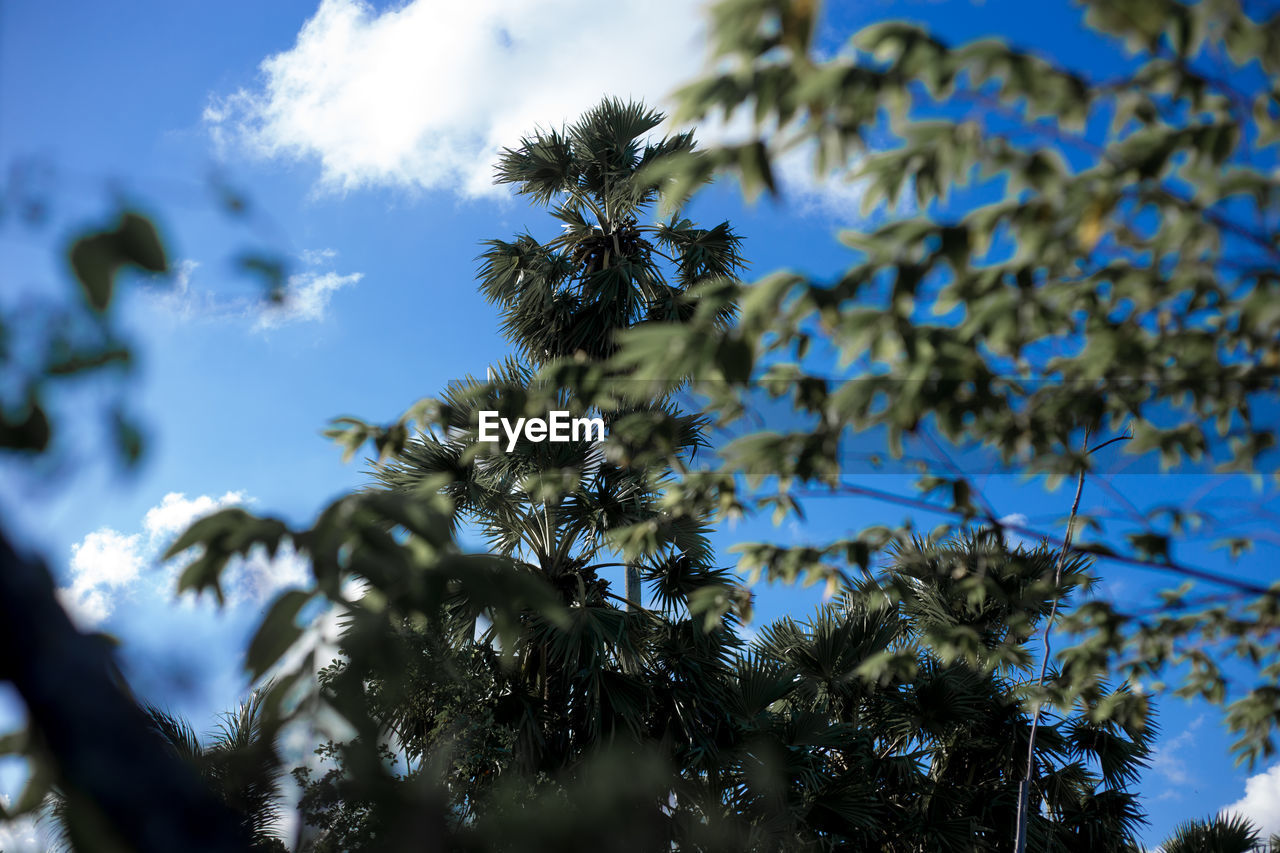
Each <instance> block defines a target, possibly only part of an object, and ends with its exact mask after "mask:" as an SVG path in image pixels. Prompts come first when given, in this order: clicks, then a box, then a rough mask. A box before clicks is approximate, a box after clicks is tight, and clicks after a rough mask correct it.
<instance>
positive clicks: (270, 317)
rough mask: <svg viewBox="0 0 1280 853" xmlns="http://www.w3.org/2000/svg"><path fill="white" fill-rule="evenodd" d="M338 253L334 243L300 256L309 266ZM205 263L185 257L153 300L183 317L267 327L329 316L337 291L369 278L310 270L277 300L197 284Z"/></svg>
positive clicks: (296, 276)
mask: <svg viewBox="0 0 1280 853" xmlns="http://www.w3.org/2000/svg"><path fill="white" fill-rule="evenodd" d="M337 256H338V253H337V252H336V251H334V250H333V249H306V250H304V251H302V252H301V253H300V254H299V255H298V258H297V260H299V261H300V262H301V263H302V264H303V265H304V266H307V267H319V266H322V265H325V264H328V263H330V262H332V261H333V259H334V258H336V257H337ZM199 268H200V263H199V262H198V261H194V260H190V259H187V260H182V261H179V262H178V263H177V264H175V265H174V269H175V274H174V277H173V281H172V282H171V283H169V284H168V285H167V286H160V287H156V288H154V289H152V290H150V291H148V293H149V296H150V301H151V304H152V305H153V306H154V307H155V308H157V309H159V310H160V311H161V312H162V313H163V314H165V315H167V316H168V317H170V318H172V319H174V320H178V321H180V322H191V321H194V320H205V321H208V320H230V321H235V322H248V323H251V326H252V328H253V329H254V330H255V331H266V330H270V329H275V328H279V327H280V326H285V325H291V324H295V323H308V322H313V323H319V322H323V321H324V320H325V318H326V316H327V314H328V309H329V303H330V301H331V300H332V298H333V294H334V293H336V292H337V291H339V290H341V289H342V288H345V287H350V286H352V285H354V284H356V283H358V282H359V281H361V280H362V279H363V278H364V273H359V272H356V273H348V274H346V275H341V274H339V273H337V272H334V271H332V270H319V269H308V270H304V271H303V272H300V273H296V274H294V275H292V276H290V277H289V278H288V280H287V281H286V283H285V287H284V293H283V300H282V301H281V303H280V304H278V305H273V304H270V303H268V302H267V301H266V300H265V299H263V298H261V297H260V296H247V295H241V296H228V295H224V294H221V293H219V292H218V291H216V290H214V289H212V288H209V287H207V286H203V287H202V286H200V285H199V283H197V284H196V285H195V286H193V279H194V277H195V273H196V271H197V270H198V269H199Z"/></svg>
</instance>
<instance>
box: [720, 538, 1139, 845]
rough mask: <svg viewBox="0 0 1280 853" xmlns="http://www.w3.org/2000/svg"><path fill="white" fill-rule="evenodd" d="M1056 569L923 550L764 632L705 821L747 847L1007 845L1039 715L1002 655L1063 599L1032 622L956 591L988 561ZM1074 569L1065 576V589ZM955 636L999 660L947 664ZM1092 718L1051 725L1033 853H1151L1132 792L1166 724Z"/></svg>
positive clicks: (970, 542)
mask: <svg viewBox="0 0 1280 853" xmlns="http://www.w3.org/2000/svg"><path fill="white" fill-rule="evenodd" d="M1056 558H1057V554H1056V552H1051V551H1049V550H1047V549H1043V548H1040V549H1035V550H1031V551H1026V550H1023V549H1014V550H1013V551H1006V550H1005V549H1004V548H1003V545H1002V544H1001V543H999V542H998V541H997V540H995V539H993V538H992V537H985V536H972V537H967V538H964V539H962V540H959V541H957V542H954V543H951V544H948V545H945V546H941V547H938V546H929V545H927V544H925V543H923V542H918V543H916V544H915V546H913V547H911V548H904V549H901V550H899V551H898V552H897V554H896V558H895V562H894V564H893V565H892V566H891V567H890V568H889V570H888V571H887V572H886V576H885V577H884V578H882V579H881V582H880V583H868V584H866V585H865V586H864V587H859V588H854V589H850V590H848V591H846V593H845V594H844V595H843V596H842V597H841V598H840V599H838V600H837V601H835V602H833V603H831V604H828V605H825V606H823V607H821V608H820V609H819V610H818V612H817V613H816V614H815V615H814V616H813V617H811V618H810V619H809V620H807V621H803V622H801V621H797V620H795V619H791V618H787V619H782V620H780V621H778V622H775V623H774V624H772V625H769V626H767V627H765V628H763V629H762V630H761V631H760V633H759V637H758V639H757V640H756V641H755V642H754V643H753V645H752V647H751V649H750V651H749V653H748V654H746V655H745V656H744V657H743V658H742V659H741V660H740V662H739V665H738V671H737V676H736V685H735V686H736V690H735V696H736V702H735V706H736V711H737V726H738V728H739V735H738V741H737V743H738V745H739V746H738V749H737V750H727V751H726V753H727V754H729V755H732V760H731V761H729V762H727V763H726V766H725V772H724V774H723V776H722V777H721V778H720V779H719V780H718V786H719V787H718V793H719V795H720V797H719V800H718V805H719V807H720V808H721V809H722V811H721V813H720V814H718V815H714V816H707V815H703V816H702V819H703V820H704V821H705V820H707V819H708V818H710V819H714V820H717V821H727V822H731V823H732V822H735V821H736V822H737V823H738V824H739V832H740V838H741V839H742V844H741V846H742V848H743V849H761V850H766V849H796V847H797V845H800V846H807V847H811V848H812V849H819V850H843V849H850V850H857V849H877V850H886V851H917V850H931V851H932V850H966V851H972V850H992V851H996V850H1005V849H1007V848H1008V845H1009V843H1010V839H1011V838H1012V837H1013V825H1012V824H1013V815H1014V805H1015V803H1016V801H1017V791H1018V782H1019V779H1020V777H1021V773H1022V769H1023V768H1024V767H1025V765H1024V763H1023V762H1024V761H1025V755H1026V749H1027V743H1028V736H1029V728H1030V719H1029V716H1028V715H1027V714H1026V713H1025V712H1024V711H1023V709H1022V706H1021V703H1020V696H1019V693H1020V686H1021V685H1020V683H1019V679H1018V677H1017V674H1018V667H1017V666H1016V665H1010V664H1008V663H1006V662H1005V661H1007V659H1008V656H1007V655H1005V654H997V650H998V649H1001V648H1002V647H1003V651H1005V652H1007V651H1009V650H1010V649H1012V650H1017V649H1018V648H1019V647H1021V646H1022V645H1023V644H1025V642H1026V638H1027V637H1029V636H1030V635H1031V634H1030V629H1031V628H1032V627H1034V622H1035V619H1038V618H1043V615H1044V614H1045V613H1047V610H1048V606H1049V600H1048V596H1047V594H1045V593H1044V592H1043V590H1044V587H1038V588H1039V589H1041V590H1042V592H1040V593H1038V594H1035V595H1031V594H1028V595H1027V596H1025V597H1023V598H1022V599H1021V600H1022V601H1023V604H1024V607H1025V608H1026V610H1027V611H1028V614H1030V615H1031V616H1032V618H1031V619H1029V620H1025V621H1024V620H1021V619H1019V618H1018V614H1014V613H1011V612H1009V610H1008V609H1007V605H1000V607H998V608H997V607H995V606H993V605H992V604H991V603H990V602H989V600H980V599H978V598H976V597H974V596H972V595H970V596H963V595H958V594H957V585H960V584H962V583H963V581H964V580H965V578H966V577H970V579H972V574H971V573H972V572H973V570H975V569H976V568H977V567H978V566H981V567H982V570H983V572H984V573H985V576H986V578H987V579H988V580H990V581H991V582H992V583H996V584H999V585H1001V586H1002V587H1004V588H1006V590H1008V589H1013V588H1023V589H1026V590H1027V591H1028V593H1030V591H1031V590H1033V589H1037V587H1035V586H1034V582H1035V581H1036V580H1041V579H1043V578H1045V577H1052V576H1053V570H1054V563H1055V561H1056ZM1078 569H1079V566H1078V565H1075V566H1072V567H1070V568H1069V571H1067V572H1066V573H1064V575H1065V577H1066V578H1067V583H1068V584H1069V585H1073V584H1074V583H1075V582H1076V581H1077V580H1078V579H1079V574H1078ZM886 590H896V591H897V593H898V597H897V598H892V597H887V596H886V592H885V591H886ZM999 600H1000V601H1004V602H1007V601H1009V600H1011V599H1010V597H1009V596H1003V597H1000V598H999ZM1013 600H1018V599H1016V598H1015V599H1013ZM1028 614H1023V615H1028ZM944 626H950V627H951V628H957V627H962V628H964V629H965V630H964V633H965V634H966V635H968V636H974V637H977V638H978V641H979V642H980V643H981V644H983V645H984V647H985V648H986V649H987V650H988V652H989V654H988V657H987V660H988V665H982V664H980V663H975V661H974V659H973V658H968V659H952V658H950V657H946V656H941V655H940V653H939V648H938V646H937V645H936V642H937V638H938V637H940V636H943V635H944V632H943V630H942V629H943V627H944ZM1013 626H1020V627H1019V628H1018V629H1017V630H1014V629H1013ZM981 658H982V656H981V655H979V656H978V659H979V660H981ZM1088 710H1089V709H1087V708H1084V707H1079V708H1076V709H1075V710H1074V711H1073V712H1072V713H1070V714H1067V715H1063V716H1060V717H1057V718H1054V719H1052V720H1049V721H1048V722H1047V723H1045V724H1042V730H1041V732H1040V735H1039V736H1038V737H1037V740H1036V754H1037V758H1038V761H1037V767H1038V773H1037V777H1036V779H1035V788H1034V790H1035V795H1036V800H1037V802H1036V806H1037V807H1036V809H1035V811H1034V814H1035V815H1036V820H1035V822H1034V823H1033V825H1032V827H1031V835H1032V840H1033V844H1034V848H1033V849H1043V850H1063V851H1076V850H1079V851H1090V850H1097V851H1108V850H1111V851H1129V850H1136V849H1137V842H1136V835H1135V833H1136V830H1137V828H1138V826H1139V824H1140V823H1141V822H1142V813H1141V810H1140V809H1139V807H1138V804H1137V800H1136V797H1135V796H1134V794H1133V793H1131V792H1130V791H1129V790H1128V788H1129V786H1130V785H1131V784H1132V783H1134V782H1135V781H1136V777H1137V773H1138V771H1139V770H1140V769H1141V767H1142V766H1143V762H1144V759H1145V756H1146V755H1147V754H1148V750H1149V745H1150V740H1151V737H1152V736H1153V734H1154V727H1153V726H1152V725H1150V724H1144V723H1143V722H1141V721H1138V722H1131V723H1130V724H1129V725H1128V726H1121V725H1118V724H1116V723H1096V722H1094V721H1093V720H1092V717H1091V715H1090V714H1089V713H1088ZM703 802H710V803H713V804H715V803H717V799H716V797H715V796H711V797H704V798H703Z"/></svg>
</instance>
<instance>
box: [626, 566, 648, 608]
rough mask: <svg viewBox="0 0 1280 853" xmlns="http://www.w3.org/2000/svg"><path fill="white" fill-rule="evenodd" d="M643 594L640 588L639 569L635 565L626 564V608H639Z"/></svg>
mask: <svg viewBox="0 0 1280 853" xmlns="http://www.w3.org/2000/svg"><path fill="white" fill-rule="evenodd" d="M643 594H644V593H643V592H642V591H641V589H640V570H639V569H637V568H636V567H635V566H627V609H628V610H639V609H640V607H641V606H642V605H641V601H640V597H641V596H642V595H643Z"/></svg>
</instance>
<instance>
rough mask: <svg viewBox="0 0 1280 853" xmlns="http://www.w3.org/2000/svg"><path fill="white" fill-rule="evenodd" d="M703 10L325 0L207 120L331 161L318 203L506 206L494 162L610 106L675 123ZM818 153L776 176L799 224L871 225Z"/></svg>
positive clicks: (728, 136) (582, 3)
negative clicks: (623, 103) (621, 103)
mask: <svg viewBox="0 0 1280 853" xmlns="http://www.w3.org/2000/svg"><path fill="white" fill-rule="evenodd" d="M705 6H706V4H705V3H703V2H696V0H614V2H612V3H608V4H601V3H599V2H598V0H538V2H533V0H473V2H469V3H451V4H446V3H437V2H433V0H408V2H405V3H403V4H397V5H395V6H393V7H391V8H387V9H381V10H380V9H376V8H374V7H373V6H372V5H370V4H369V3H367V2H364V0H321V2H320V5H319V7H318V8H317V9H316V12H315V14H314V15H313V16H312V17H311V18H310V19H309V20H307V21H306V22H305V23H304V24H303V25H302V28H301V30H300V31H299V32H298V35H297V39H296V41H295V43H294V44H293V46H292V47H290V48H289V49H288V50H285V51H282V52H280V53H277V54H275V55H272V56H268V57H267V58H265V59H264V60H263V61H262V62H261V63H260V65H259V71H260V79H259V81H258V82H257V83H256V84H255V85H253V86H251V87H248V88H241V89H239V90H237V91H235V92H232V93H230V94H214V95H211V97H210V98H209V101H208V103H207V105H206V107H205V109H204V113H203V120H204V123H205V126H206V127H207V128H208V130H209V133H210V135H211V136H212V138H213V140H214V144H215V147H217V148H219V149H222V150H224V151H234V152H235V153H236V154H242V153H249V154H251V155H256V156H259V157H263V158H282V159H287V160H291V161H307V162H312V163H316V164H318V166H319V168H320V181H319V185H318V189H320V190H325V191H337V192H345V191H348V190H352V189H357V188H367V187H392V188H399V189H408V190H445V191H450V192H455V193H457V194H459V195H461V196H463V197H465V198H475V197H481V196H501V195H504V194H505V192H506V190H505V189H503V188H500V187H496V186H495V185H494V184H493V180H492V178H493V165H494V162H495V160H496V159H497V155H498V153H499V152H500V151H501V150H502V149H503V148H509V147H513V146H515V145H516V144H517V143H518V142H519V140H520V138H521V137H522V136H524V135H527V134H529V133H531V132H532V131H533V130H534V129H535V128H539V127H558V126H559V125H561V124H563V123H565V122H569V121H573V120H574V119H576V118H577V117H578V116H579V115H581V114H582V112H583V111H585V110H586V109H588V108H590V107H591V106H593V105H595V104H596V103H598V102H599V101H600V99H601V98H602V97H604V96H614V97H619V98H633V99H639V100H643V101H645V102H646V103H648V104H649V105H651V106H653V107H656V108H659V109H662V110H664V111H666V112H670V111H671V109H672V107H673V101H672V99H671V97H670V96H671V94H672V93H673V92H675V91H676V90H677V89H679V88H680V87H681V86H683V85H685V84H687V83H688V82H690V81H691V80H694V79H696V78H697V77H698V75H699V74H700V73H701V72H702V71H703V70H704V68H705V62H706V48H707V42H706V11H705ZM619 34H625V37H624V38H619ZM748 112H749V111H747V110H740V111H738V113H737V114H735V116H734V117H733V119H732V120H730V121H724V120H723V119H718V118H714V117H713V118H709V119H708V120H707V121H705V122H704V123H703V124H702V125H701V127H700V128H699V129H698V135H699V138H700V139H702V141H703V142H704V143H711V142H725V141H734V140H737V139H740V138H742V137H743V136H744V134H745V133H746V132H748V131H749V129H750V124H751V120H750V117H749V116H748V114H747V113H748ZM813 151H814V149H813V147H812V146H809V147H807V148H805V147H802V148H801V149H797V150H796V151H794V152H792V153H790V154H788V155H785V156H783V157H782V158H780V160H779V161H778V162H777V163H776V164H775V165H776V169H775V172H776V177H777V179H778V182H779V183H780V184H781V186H782V187H783V188H784V191H785V192H786V194H787V196H788V198H789V199H791V200H792V201H793V202H795V203H796V204H797V205H798V207H797V209H798V210H799V211H800V212H801V213H818V214H821V215H823V216H826V217H828V218H832V217H834V218H836V219H839V220H842V221H853V220H857V219H860V218H861V216H860V213H859V205H860V203H861V199H862V195H863V186H862V185H861V184H859V183H857V182H854V183H850V182H847V181H842V180H840V178H839V176H833V177H831V178H828V179H827V180H826V181H825V182H824V183H821V184H818V183H817V182H816V180H815V177H814V175H813V168H812V163H813V157H812V154H813ZM903 209H904V210H909V209H910V203H909V202H904V203H903Z"/></svg>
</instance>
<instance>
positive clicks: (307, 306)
mask: <svg viewBox="0 0 1280 853" xmlns="http://www.w3.org/2000/svg"><path fill="white" fill-rule="evenodd" d="M362 278H364V274H363V273H358V272H356V273H351V274H349V275H338V274H337V273H335V272H326V273H315V272H305V273H300V274H298V275H295V276H291V277H290V278H289V283H288V285H287V286H286V287H285V291H284V299H283V300H282V301H281V302H280V304H279V305H268V306H266V307H264V308H262V309H261V311H260V312H259V314H258V319H257V321H256V322H255V323H254V326H253V327H254V328H255V329H257V330H264V329H275V328H279V327H280V326H285V325H290V324H293V323H309V322H319V321H321V320H323V319H324V317H325V312H326V311H327V310H328V308H329V301H330V300H331V299H333V294H334V293H336V292H337V291H339V290H341V289H342V288H344V287H350V286H352V285H354V284H356V283H357V282H358V281H360V279H362Z"/></svg>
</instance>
